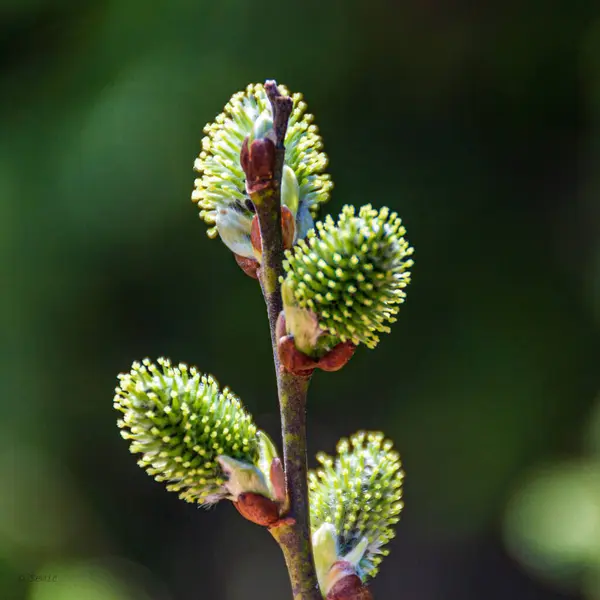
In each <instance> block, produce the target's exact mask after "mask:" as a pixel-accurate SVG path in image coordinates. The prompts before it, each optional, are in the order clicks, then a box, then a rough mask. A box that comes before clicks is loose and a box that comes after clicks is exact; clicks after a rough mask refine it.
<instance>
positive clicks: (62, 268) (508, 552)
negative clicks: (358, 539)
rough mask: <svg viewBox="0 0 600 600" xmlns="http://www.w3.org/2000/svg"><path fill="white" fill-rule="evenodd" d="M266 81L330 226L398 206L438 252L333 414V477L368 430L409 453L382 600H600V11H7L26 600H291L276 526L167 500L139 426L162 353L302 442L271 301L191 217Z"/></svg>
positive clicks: (419, 267)
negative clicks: (204, 149) (341, 448)
mask: <svg viewBox="0 0 600 600" xmlns="http://www.w3.org/2000/svg"><path fill="white" fill-rule="evenodd" d="M270 77H275V78H277V79H278V81H279V82H281V83H285V84H287V85H288V86H289V87H290V89H291V90H293V91H302V92H303V93H304V94H305V98H306V100H307V101H308V103H309V110H310V111H311V112H314V113H315V114H316V118H317V119H316V121H317V123H318V124H319V126H320V129H321V132H322V134H323V136H324V139H325V144H326V150H327V151H328V153H329V156H330V159H331V168H330V171H331V173H332V176H333V179H334V181H335V183H336V188H335V190H334V195H333V200H332V202H331V203H330V205H329V206H328V207H327V208H328V209H329V210H330V211H331V212H332V213H337V212H338V211H339V209H340V208H341V206H342V205H343V204H344V203H353V204H363V203H367V202H372V203H373V204H375V205H376V206H381V205H383V204H387V205H389V206H391V207H393V209H395V210H398V211H399V213H400V214H401V215H402V216H403V218H404V221H405V224H406V227H407V229H408V237H409V239H410V241H411V242H412V244H413V245H414V246H415V248H416V254H415V261H416V264H415V268H414V277H413V283H412V284H411V286H410V287H409V289H408V301H407V303H406V305H405V306H404V307H403V310H402V311H401V316H400V319H399V322H398V323H397V324H396V325H395V326H394V331H393V333H392V335H389V336H386V337H385V338H384V339H383V341H382V342H381V344H380V346H379V347H378V348H377V349H376V350H375V351H372V352H371V351H368V350H366V349H363V348H361V349H359V351H358V352H357V354H356V356H355V357H354V358H353V360H352V362H351V363H350V365H349V366H348V367H347V368H346V369H344V370H343V371H341V372H340V373H337V374H330V375H325V374H318V375H317V376H316V377H315V380H314V382H313V385H312V389H311V397H310V406H309V427H310V436H309V444H310V456H311V464H314V462H313V459H312V457H313V456H314V454H315V453H316V452H317V451H318V450H326V451H328V452H332V451H333V449H334V445H335V442H336V440H337V439H338V438H339V437H341V436H345V435H348V434H350V433H352V432H354V431H355V430H356V429H359V428H376V429H383V430H384V431H385V432H386V433H387V434H388V435H389V436H390V437H391V438H393V439H394V440H395V442H396V445H397V446H398V449H399V450H400V452H401V453H402V455H403V459H404V463H405V468H406V472H407V479H406V494H405V499H406V508H405V511H404V514H403V520H402V522H401V523H400V525H399V529H398V537H397V538H396V540H395V541H394V542H393V543H392V545H391V551H392V553H391V556H390V557H389V558H388V559H386V561H385V562H384V563H383V568H382V572H381V574H380V575H379V576H378V577H377V579H376V580H375V582H374V584H373V591H374V594H375V596H376V597H377V598H379V599H381V600H383V599H392V598H399V599H404V600H438V599H442V598H443V599H445V600H464V599H474V600H500V599H502V600H506V599H509V598H510V599H512V598H514V599H517V600H551V599H554V598H567V597H569V598H571V597H572V598H579V597H585V598H586V599H587V600H589V599H593V600H597V599H598V598H600V566H599V565H600V458H599V456H600V453H599V449H600V418H599V417H598V416H597V415H599V414H600V413H598V412H596V413H594V410H596V408H595V405H596V398H597V392H598V390H599V388H600V368H599V364H600V361H599V350H600V336H599V331H598V325H599V318H600V221H599V219H600V201H599V198H600V6H599V5H598V4H597V2H596V1H594V0H589V1H586V0H571V1H570V2H558V1H552V0H543V1H542V0H527V1H523V0H508V1H504V2H487V3H485V2H482V3H475V2H465V1H460V0H449V1H448V0H447V1H441V0H421V1H419V0H406V1H405V2H393V1H391V0H370V1H369V2H362V1H348V0H346V1H345V2H342V1H330V2H327V1H323V0H321V1H319V2H316V1H313V0H308V1H306V2H302V3H283V2H280V3H269V2H261V1H258V2H247V1H245V0H223V1H220V0H219V1H214V2H206V1H203V0H195V1H194V2H191V1H186V0H171V1H170V2H166V1H157V2H141V1H139V0H100V1H88V2H85V1H84V2H75V1H73V0H55V1H53V2H50V1H49V0H1V2H0V90H1V94H0V131H1V135H0V248H1V261H0V269H1V271H0V272H1V273H2V279H1V281H2V284H0V285H1V289H2V293H1V295H0V328H1V329H0V331H1V333H0V336H1V340H2V349H3V353H2V373H1V379H0V381H1V384H0V389H1V394H2V397H1V405H0V415H1V417H0V598H2V600H4V599H6V600H13V599H14V600H25V599H26V600H188V599H189V600H192V599H194V600H196V599H199V598H203V599H204V598H217V599H219V600H221V599H223V600H242V599H254V598H256V599H261V600H281V599H282V598H288V597H289V591H288V587H287V586H288V584H287V574H286V572H285V569H284V565H283V560H282V558H281V557H280V554H279V550H278V549H277V547H276V546H275V544H274V543H273V542H272V540H271V539H270V537H269V536H268V534H267V533H266V532H264V531H262V530H261V529H260V528H258V527H256V526H253V525H251V524H250V523H248V522H245V521H243V520H242V519H240V518H239V517H238V516H237V515H236V513H235V511H234V509H233V508H232V507H231V506H230V505H227V504H226V503H224V504H223V505H220V506H218V507H217V508H216V509H214V510H211V511H208V512H205V511H203V510H199V509H197V508H194V507H193V506H190V505H187V504H185V503H183V502H181V501H179V500H178V499H177V497H176V495H175V494H169V493H167V492H166V491H165V490H164V489H163V487H162V486H161V485H160V484H157V483H155V482H154V481H153V480H152V479H151V478H150V477H148V476H147V475H145V474H144V473H143V472H142V470H141V469H139V468H138V467H137V466H136V463H135V460H134V458H133V457H132V456H131V455H129V453H128V451H127V445H126V443H125V442H124V441H123V440H122V439H121V438H120V437H119V435H118V431H117V428H116V425H115V421H116V413H115V412H114V410H113V408H112V394H113V388H114V386H115V383H116V380H115V376H116V374H117V373H118V372H119V371H122V370H127V369H128V367H129V365H130V363H131V361H132V360H134V359H137V358H142V357H144V356H150V357H157V356H161V355H166V356H169V357H171V358H172V359H173V360H175V361H180V360H183V361H186V362H188V363H190V364H195V365H197V366H198V367H199V368H200V369H201V370H204V371H207V372H210V373H213V374H214V375H215V376H216V377H217V378H218V379H219V380H220V381H221V382H222V383H223V384H227V385H229V386H230V387H231V388H232V389H233V390H234V391H235V392H236V393H237V394H239V395H240V396H241V397H242V399H243V400H244V402H245V403H246V405H247V406H248V407H249V408H250V410H251V411H252V412H253V413H254V415H255V417H256V419H257V421H258V423H259V425H260V426H262V427H263V428H265V429H267V430H268V431H269V432H270V433H271V434H272V435H273V436H275V437H276V438H277V413H276V398H275V389H274V380H273V368H272V364H271V362H270V361H271V357H270V345H269V336H268V332H267V325H266V317H265V316H264V309H263V303H262V298H261V296H260V293H259V289H258V287H257V285H256V284H255V283H254V282H253V281H252V280H250V279H249V278H247V277H245V276H244V275H243V274H242V273H241V271H240V270H239V269H238V267H237V266H236V265H235V263H234V261H233V259H232V257H231V255H230V254H229V252H228V251H227V250H226V248H225V247H224V246H223V245H222V244H220V243H219V242H216V241H210V240H208V239H207V237H206V235H205V227H204V226H203V224H202V223H201V222H200V220H199V219H198V215H197V210H196V208H195V207H194V205H193V204H192V203H191V201H190V194H191V190H192V187H193V180H194V173H193V171H192V164H193V161H194V158H195V155H196V154H197V153H198V152H199V147H200V138H201V132H202V127H203V126H204V124H205V123H206V122H207V121H209V120H211V119H212V118H213V117H214V116H215V115H216V114H217V113H218V112H220V110H221V108H222V106H223V105H224V104H225V102H226V101H227V99H228V98H229V96H230V95H231V94H232V93H233V92H235V91H237V90H238V89H241V88H243V87H244V86H245V85H246V84H247V83H250V82H255V81H263V80H264V79H265V78H270ZM594 414H596V417H594ZM32 574H34V575H37V576H38V577H40V578H42V581H38V582H34V583H29V582H28V579H30V578H31V575H32ZM53 578H56V581H49V580H50V579H53Z"/></svg>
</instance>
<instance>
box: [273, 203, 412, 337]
mask: <svg viewBox="0 0 600 600" xmlns="http://www.w3.org/2000/svg"><path fill="white" fill-rule="evenodd" d="M405 233H406V230H405V229H404V227H403V226H402V220H401V219H400V218H399V217H398V215H397V214H396V213H393V212H390V210H389V209H388V208H387V207H383V208H381V209H380V210H376V209H374V208H373V207H372V206H371V205H370V204H367V205H365V206H362V207H361V208H360V210H359V212H358V214H356V211H355V209H354V207H353V206H345V207H344V208H343V210H342V213H341V215H340V216H339V219H338V221H337V223H335V222H334V220H333V219H332V218H331V217H330V216H328V217H327V218H326V219H325V221H324V222H318V223H317V224H316V226H315V228H314V229H312V230H311V231H309V232H308V234H307V236H306V239H305V240H300V241H299V242H298V244H297V245H296V246H295V247H294V248H293V249H292V250H288V251H287V252H286V260H285V261H284V265H283V266H284V271H285V276H284V277H283V278H282V281H284V280H285V282H286V284H287V285H288V286H289V287H290V289H291V290H292V292H293V295H294V299H295V301H296V303H297V304H298V305H299V306H300V307H301V308H303V309H308V310H310V311H312V312H313V313H315V314H316V316H317V318H318V321H319V327H320V328H321V330H323V331H324V332H326V333H328V334H329V335H331V336H333V337H335V338H336V339H338V340H339V341H342V342H345V341H351V342H353V343H355V344H359V343H363V344H365V345H366V346H367V347H368V348H374V347H375V346H376V345H377V344H378V343H379V336H378V334H379V333H388V332H389V331H390V327H389V324H391V323H393V322H394V321H395V320H396V314H397V313H398V311H399V305H400V304H401V303H403V302H404V299H405V297H406V293H405V291H404V290H405V288H406V286H407V285H408V284H409V283H410V272H409V269H410V268H411V267H412V265H413V261H412V259H411V258H410V257H411V256H412V253H413V248H411V247H410V245H409V243H408V242H407V241H406V239H405V238H404V235H405Z"/></svg>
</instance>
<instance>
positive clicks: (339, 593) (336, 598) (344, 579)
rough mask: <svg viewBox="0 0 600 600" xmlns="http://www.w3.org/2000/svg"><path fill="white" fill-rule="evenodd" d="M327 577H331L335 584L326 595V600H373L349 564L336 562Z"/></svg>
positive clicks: (341, 561)
mask: <svg viewBox="0 0 600 600" xmlns="http://www.w3.org/2000/svg"><path fill="white" fill-rule="evenodd" d="M329 576H330V577H333V579H334V580H335V583H334V584H333V585H332V586H331V589H330V590H329V592H328V593H327V600H373V596H372V595H371V592H370V591H369V590H368V588H367V587H366V586H365V584H364V583H363V582H362V580H361V579H360V577H359V576H358V575H357V574H356V569H355V568H354V566H353V565H352V564H351V563H349V562H347V561H343V560H340V561H338V562H336V563H335V564H334V565H333V567H331V571H330V572H329Z"/></svg>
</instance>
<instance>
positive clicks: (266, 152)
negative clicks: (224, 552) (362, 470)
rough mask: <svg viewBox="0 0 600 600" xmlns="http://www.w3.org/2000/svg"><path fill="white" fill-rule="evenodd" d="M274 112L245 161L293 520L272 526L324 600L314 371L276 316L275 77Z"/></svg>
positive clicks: (295, 587) (293, 568)
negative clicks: (311, 492) (310, 416)
mask: <svg viewBox="0 0 600 600" xmlns="http://www.w3.org/2000/svg"><path fill="white" fill-rule="evenodd" d="M265 90H266V92H267V95H268V97H269V100H270V102H271V105H272V111H273V129H272V130H271V135H270V136H267V137H264V138H259V139H254V140H251V141H250V142H249V143H246V144H245V145H244V148H243V150H242V158H241V163H242V167H243V168H244V171H245V173H246V190H247V192H248V194H249V195H250V198H251V200H252V202H253V203H254V206H255V207H256V214H257V217H258V223H259V226H260V237H261V251H262V256H261V263H260V269H259V271H258V273H259V280H260V284H261V288H262V291H263V295H264V297H265V302H266V304H267V312H268V317H269V328H270V331H271V342H272V345H273V358H274V362H275V370H276V375H277V388H278V392H279V406H280V413H281V433H282V441H283V464H284V471H285V478H286V491H287V496H288V499H289V515H288V516H289V517H291V519H293V522H291V523H289V524H286V525H283V526H281V527H277V528H273V529H271V533H272V535H273V537H274V538H275V539H276V540H277V542H278V543H279V545H280V546H281V549H282V551H283V554H284V557H285V561H286V565H287V568H288V572H289V575H290V581H291V584H292V591H293V594H294V600H321V598H322V596H321V593H320V591H319V585H318V581H317V574H316V570H315V566H314V559H313V555H312V544H311V535H310V525H309V508H308V485H307V464H306V394H307V391H308V386H309V382H310V375H309V376H304V375H294V374H292V373H290V372H289V371H287V370H285V369H284V368H282V367H281V365H280V363H279V354H278V348H277V343H278V337H277V319H278V317H279V315H280V313H281V311H282V309H283V303H282V299H281V287H280V283H279V278H280V277H281V275H282V273H283V266H282V265H283V238H282V227H281V181H282V171H283V163H284V156H285V146H284V139H285V134H286V131H287V124H288V119H289V116H290V113H291V111H292V99H291V98H289V97H288V96H284V95H282V94H281V93H280V92H279V90H278V89H277V84H276V83H275V82H274V81H267V82H266V83H265Z"/></svg>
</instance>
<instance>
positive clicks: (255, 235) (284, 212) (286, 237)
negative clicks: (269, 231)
mask: <svg viewBox="0 0 600 600" xmlns="http://www.w3.org/2000/svg"><path fill="white" fill-rule="evenodd" d="M295 234H296V222H295V220H294V215H293V214H292V211H291V210H290V209H289V208H288V207H287V206H282V207H281V235H282V238H283V248H284V249H285V250H289V249H290V248H291V247H292V246H293V245H294V235H295ZM250 241H251V242H252V247H253V248H254V250H255V251H256V252H257V254H258V255H259V256H260V255H262V237H261V235H260V223H259V221H258V215H254V217H252V226H251V228H250Z"/></svg>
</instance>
